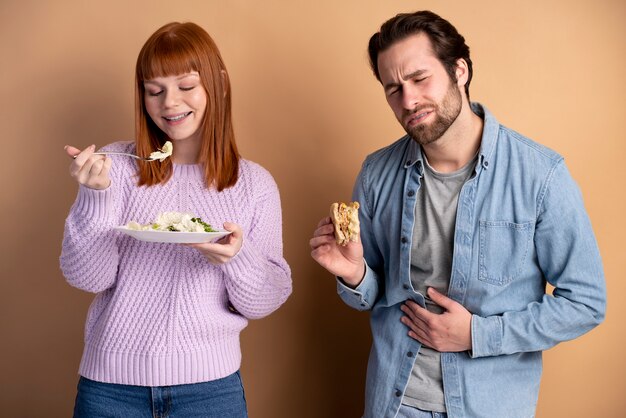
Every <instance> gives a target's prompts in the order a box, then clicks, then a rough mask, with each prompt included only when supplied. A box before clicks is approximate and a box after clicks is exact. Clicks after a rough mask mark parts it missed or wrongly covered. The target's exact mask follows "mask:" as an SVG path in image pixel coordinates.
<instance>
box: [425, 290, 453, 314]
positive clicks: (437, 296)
mask: <svg viewBox="0 0 626 418" xmlns="http://www.w3.org/2000/svg"><path fill="white" fill-rule="evenodd" d="M427 293H428V297H430V299H431V300H432V301H433V302H435V303H436V304H437V305H439V306H441V307H442V308H444V309H445V310H448V311H449V310H450V309H453V308H454V307H455V306H456V305H457V302H455V301H454V300H452V299H450V298H449V297H447V296H446V295H444V294H442V293H439V292H438V291H437V290H435V288H433V287H429V288H428V291H427Z"/></svg>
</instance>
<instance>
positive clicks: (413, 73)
mask: <svg viewBox="0 0 626 418" xmlns="http://www.w3.org/2000/svg"><path fill="white" fill-rule="evenodd" d="M425 72H426V70H416V71H413V72H412V73H411V74H407V75H403V76H402V79H403V80H404V81H406V80H408V79H410V78H415V77H417V76H420V75H422V74H424V73H425Z"/></svg>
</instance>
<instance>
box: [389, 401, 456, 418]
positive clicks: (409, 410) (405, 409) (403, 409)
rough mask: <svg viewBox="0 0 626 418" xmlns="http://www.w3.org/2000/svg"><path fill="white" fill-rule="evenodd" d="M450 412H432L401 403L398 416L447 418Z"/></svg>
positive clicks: (403, 417) (401, 417) (408, 417)
mask: <svg viewBox="0 0 626 418" xmlns="http://www.w3.org/2000/svg"><path fill="white" fill-rule="evenodd" d="M447 417H448V414H446V413H445V412H431V411H422V410H421V409H418V408H414V407H412V406H408V405H404V404H402V405H400V410H399V411H398V415H397V418H447Z"/></svg>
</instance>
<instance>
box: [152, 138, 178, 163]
mask: <svg viewBox="0 0 626 418" xmlns="http://www.w3.org/2000/svg"><path fill="white" fill-rule="evenodd" d="M172 151H174V145H172V143H171V142H170V141H166V142H165V144H163V147H162V148H161V149H159V150H158V151H154V152H151V153H150V159H151V160H159V161H161V162H163V161H165V159H166V158H167V157H170V156H171V155H172Z"/></svg>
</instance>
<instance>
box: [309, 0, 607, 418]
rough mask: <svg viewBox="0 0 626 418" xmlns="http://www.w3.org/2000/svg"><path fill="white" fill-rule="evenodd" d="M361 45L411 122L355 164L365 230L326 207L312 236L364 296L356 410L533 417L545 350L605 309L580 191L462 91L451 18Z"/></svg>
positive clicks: (548, 155)
mask: <svg viewBox="0 0 626 418" xmlns="http://www.w3.org/2000/svg"><path fill="white" fill-rule="evenodd" d="M369 54H370V61H371V65H372V69H373V71H374V74H375V75H376V78H377V79H378V80H379V81H380V82H381V84H382V86H383V89H384V92H385V95H386V97H387V102H388V103H389V106H390V107H391V109H392V110H393V112H394V114H395V116H396V118H397V119H398V121H399V122H400V123H401V124H402V126H403V127H404V129H405V130H406V132H407V134H408V135H407V136H405V137H403V138H401V139H400V140H398V141H396V142H395V143H393V144H391V145H389V146H387V147H385V148H383V149H381V150H379V151H377V152H375V153H373V154H371V155H370V156H368V157H367V159H366V160H365V162H364V163H363V166H362V169H361V172H360V173H359V176H358V178H357V181H356V185H355V188H354V196H353V198H354V200H356V201H358V202H360V205H361V209H360V210H359V211H360V218H361V234H360V242H351V243H349V244H348V245H347V246H345V247H344V246H339V245H337V244H336V243H335V239H334V237H333V227H332V224H331V221H330V218H325V219H323V220H322V221H321V222H320V224H319V225H318V228H317V229H316V231H315V233H314V236H313V238H312V239H311V248H312V253H311V254H312V256H313V258H314V259H315V260H316V261H317V262H318V263H319V264H320V265H322V266H323V267H325V268H326V269H327V270H328V271H330V272H331V273H333V274H334V275H336V276H337V278H338V279H337V280H338V283H337V287H338V293H339V295H340V296H341V298H342V299H343V300H344V301H345V302H346V303H347V304H348V305H350V306H352V307H354V308H355V309H359V310H371V326H372V333H373V345H372V349H371V353H370V359H369V364H368V372H367V382H366V405H365V417H372V418H383V417H396V416H400V417H422V416H424V417H446V416H449V417H487V418H504V417H515V418H517V417H520V418H522V417H524V418H527V417H532V416H533V415H534V413H535V408H536V403H537V397H538V390H539V381H540V377H541V367H542V366H541V352H542V350H545V349H548V348H550V347H553V346H554V345H556V344H558V343H559V342H561V341H565V340H570V339H573V338H576V337H578V336H580V335H581V334H583V333H585V332H587V331H589V330H590V329H592V328H593V327H595V326H596V325H598V324H599V323H600V322H602V320H603V319H604V314H605V305H606V302H605V300H606V299H605V298H606V295H605V292H606V290H605V283H604V275H603V269H602V264H601V260H600V255H599V251H598V247H597V244H596V241H595V238H594V235H593V231H592V229H591V225H590V222H589V219H588V217H587V214H586V212H585V209H584V206H583V202H582V199H581V195H580V192H579V190H578V188H577V186H576V185H575V183H574V181H573V180H572V178H571V176H570V174H569V173H568V171H567V168H566V167H565V164H564V162H563V158H562V157H561V156H559V155H558V154H556V153H555V152H554V151H551V150H549V149H547V148H545V147H543V146H541V145H539V144H537V143H535V142H533V141H531V140H530V139H527V138H525V137H523V136H522V135H520V134H518V133H516V132H514V131H512V130H510V129H508V128H506V127H504V126H502V125H500V124H499V123H498V122H497V121H496V119H495V117H494V116H493V115H492V114H491V113H489V111H488V110H487V109H486V108H485V107H483V106H482V105H480V104H478V103H471V102H470V101H469V85H470V81H471V78H472V61H471V60H470V56H469V48H468V47H467V45H466V44H465V39H464V38H463V37H462V36H461V35H460V34H459V33H458V32H457V31H456V29H455V28H454V27H453V26H452V25H451V24H450V23H449V22H447V21H446V20H444V19H442V18H441V17H439V16H437V15H436V14H434V13H431V12H428V11H421V12H416V13H412V14H400V15H397V16H396V17H394V18H392V19H390V20H389V21H387V22H386V23H384V24H383V25H382V27H381V29H380V32H379V33H376V34H375V35H373V36H372V38H371V39H370V43H369ZM546 282H547V283H550V284H551V285H552V286H554V291H553V294H552V295H550V294H546ZM446 414H447V415H446Z"/></svg>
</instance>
